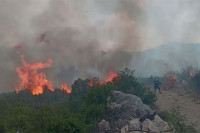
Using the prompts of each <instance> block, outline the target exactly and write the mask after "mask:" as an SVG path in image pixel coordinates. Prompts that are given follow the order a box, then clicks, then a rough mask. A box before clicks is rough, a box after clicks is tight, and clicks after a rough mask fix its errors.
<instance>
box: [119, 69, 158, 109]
mask: <svg viewBox="0 0 200 133" xmlns="http://www.w3.org/2000/svg"><path fill="white" fill-rule="evenodd" d="M119 77H120V80H119V81H118V82H116V86H117V90H119V91H122V92H125V93H130V94H133V95H136V96H138V97H140V98H141V99H142V101H143V102H144V103H145V104H147V105H150V106H154V105H155V102H156V99H157V98H156V95H155V93H153V92H152V91H150V90H148V89H147V88H145V87H143V86H142V84H140V83H139V82H138V81H137V79H136V77H135V76H134V70H130V69H128V68H125V69H124V70H123V71H120V72H119Z"/></svg>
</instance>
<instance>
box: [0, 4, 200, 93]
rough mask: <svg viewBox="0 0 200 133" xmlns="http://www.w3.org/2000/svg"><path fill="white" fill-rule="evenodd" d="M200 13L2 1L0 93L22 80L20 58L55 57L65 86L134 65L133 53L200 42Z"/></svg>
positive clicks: (199, 8)
mask: <svg viewBox="0 0 200 133" xmlns="http://www.w3.org/2000/svg"><path fill="white" fill-rule="evenodd" d="M199 12H200V2H199V0H37V1H36V0H0V62H1V64H0V72H1V73H0V90H3V91H7V90H13V86H14V84H15V82H17V81H18V80H19V78H18V75H17V74H16V72H15V68H16V67H17V66H20V65H21V62H20V57H19V54H17V53H21V54H24V55H25V56H26V60H27V61H28V62H29V61H32V60H34V61H42V62H45V61H46V59H47V58H48V57H51V58H52V59H53V60H54V64H53V66H52V68H49V69H48V70H47V75H48V77H49V79H50V80H52V81H54V82H59V83H60V82H65V81H68V82H71V81H72V80H74V79H76V78H77V77H81V78H86V77H90V76H92V75H95V76H96V75H99V76H102V77H103V76H105V75H106V73H107V72H108V70H109V69H114V70H119V69H121V68H123V67H127V66H130V62H131V59H132V53H133V52H139V51H144V50H148V49H150V48H154V47H157V46H159V45H161V44H168V43H200V38H199V34H200V30H199V29H200V23H199V19H200V16H199ZM41 41H44V42H43V43H41ZM13 47H15V49H14V48H13ZM55 84H56V83H55Z"/></svg>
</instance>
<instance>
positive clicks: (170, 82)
mask: <svg viewBox="0 0 200 133" xmlns="http://www.w3.org/2000/svg"><path fill="white" fill-rule="evenodd" d="M176 80H177V78H176V76H175V75H173V74H172V73H168V74H167V86H166V89H169V88H174V87H177V84H176Z"/></svg>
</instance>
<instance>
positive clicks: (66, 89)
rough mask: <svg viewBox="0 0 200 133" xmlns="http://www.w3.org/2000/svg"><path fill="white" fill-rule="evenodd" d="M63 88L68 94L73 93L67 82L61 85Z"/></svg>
mask: <svg viewBox="0 0 200 133" xmlns="http://www.w3.org/2000/svg"><path fill="white" fill-rule="evenodd" d="M61 90H62V91H64V92H66V93H67V94H71V93H72V89H69V88H68V87H67V84H66V83H63V84H62V85H61Z"/></svg>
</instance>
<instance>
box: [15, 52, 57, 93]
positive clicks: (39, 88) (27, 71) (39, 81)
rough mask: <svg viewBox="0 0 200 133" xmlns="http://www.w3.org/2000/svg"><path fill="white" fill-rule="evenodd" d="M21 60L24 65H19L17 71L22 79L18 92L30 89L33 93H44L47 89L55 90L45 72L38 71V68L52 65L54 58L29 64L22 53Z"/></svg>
mask: <svg viewBox="0 0 200 133" xmlns="http://www.w3.org/2000/svg"><path fill="white" fill-rule="evenodd" d="M21 61H22V64H23V66H21V67H17V68H16V72H17V73H18V75H19V77H20V78H21V80H22V81H21V83H20V84H19V86H18V87H16V88H15V90H16V93H19V91H22V90H29V91H30V92H31V93H32V94H33V95H39V94H43V93H44V91H45V90H50V91H51V92H54V89H53V88H52V83H51V82H49V81H48V80H47V79H46V75H45V73H43V72H41V73H38V70H43V69H45V68H48V67H51V66H52V63H53V60H52V59H50V58H49V59H48V62H47V63H41V62H39V63H35V64H28V63H27V62H26V61H25V59H24V55H21Z"/></svg>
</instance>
